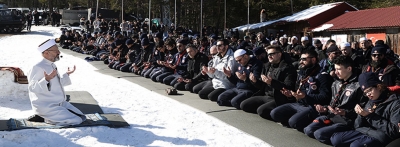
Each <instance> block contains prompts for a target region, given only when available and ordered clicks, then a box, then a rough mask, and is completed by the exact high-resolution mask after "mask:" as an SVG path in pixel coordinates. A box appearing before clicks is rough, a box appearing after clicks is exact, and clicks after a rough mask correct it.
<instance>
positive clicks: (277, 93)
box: [253, 59, 297, 105]
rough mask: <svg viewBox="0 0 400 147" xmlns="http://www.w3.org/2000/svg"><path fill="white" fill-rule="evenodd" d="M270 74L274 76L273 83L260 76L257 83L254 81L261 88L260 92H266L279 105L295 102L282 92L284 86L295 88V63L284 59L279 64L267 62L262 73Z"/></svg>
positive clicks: (290, 88)
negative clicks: (268, 83)
mask: <svg viewBox="0 0 400 147" xmlns="http://www.w3.org/2000/svg"><path fill="white" fill-rule="evenodd" d="M274 66H277V67H274ZM268 74H269V75H270V76H271V78H272V81H271V85H267V84H266V83H264V82H263V81H262V79H261V78H259V79H257V82H256V83H253V84H254V86H255V87H256V88H257V89H260V92H264V93H265V95H266V96H270V97H273V98H274V100H275V103H276V104H277V105H282V104H285V103H289V102H294V99H293V98H287V97H286V96H285V95H283V94H282V92H281V90H282V88H285V89H288V90H294V86H295V84H296V77H297V71H296V70H295V68H294V67H293V65H292V64H291V63H288V62H287V61H286V60H284V59H282V60H281V62H279V64H278V65H273V64H271V63H270V62H268V63H265V64H264V67H263V69H262V72H261V75H265V76H267V75H268Z"/></svg>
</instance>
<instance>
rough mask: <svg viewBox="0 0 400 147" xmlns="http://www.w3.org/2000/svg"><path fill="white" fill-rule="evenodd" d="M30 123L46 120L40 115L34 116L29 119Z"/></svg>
mask: <svg viewBox="0 0 400 147" xmlns="http://www.w3.org/2000/svg"><path fill="white" fill-rule="evenodd" d="M28 121H33V122H44V118H43V117H41V116H39V115H36V114H35V115H32V116H29V117H28Z"/></svg>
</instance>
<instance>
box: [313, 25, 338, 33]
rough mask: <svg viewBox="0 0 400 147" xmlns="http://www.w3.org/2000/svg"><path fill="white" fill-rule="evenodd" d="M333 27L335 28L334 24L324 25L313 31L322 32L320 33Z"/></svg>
mask: <svg viewBox="0 0 400 147" xmlns="http://www.w3.org/2000/svg"><path fill="white" fill-rule="evenodd" d="M331 27H333V24H324V25H321V26H320V27H317V28H315V29H313V30H312V31H313V32H320V31H323V30H326V29H329V28H331Z"/></svg>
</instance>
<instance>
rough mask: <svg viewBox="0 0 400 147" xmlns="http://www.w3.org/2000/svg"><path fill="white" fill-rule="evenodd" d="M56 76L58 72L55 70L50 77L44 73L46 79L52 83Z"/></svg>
mask: <svg viewBox="0 0 400 147" xmlns="http://www.w3.org/2000/svg"><path fill="white" fill-rule="evenodd" d="M55 76H57V70H55V69H54V70H53V71H52V72H51V73H50V74H49V75H48V74H47V73H46V72H44V78H45V79H46V81H47V82H50V80H51V79H53V78H54V77H55Z"/></svg>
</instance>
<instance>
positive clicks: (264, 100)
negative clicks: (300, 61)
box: [240, 45, 297, 119]
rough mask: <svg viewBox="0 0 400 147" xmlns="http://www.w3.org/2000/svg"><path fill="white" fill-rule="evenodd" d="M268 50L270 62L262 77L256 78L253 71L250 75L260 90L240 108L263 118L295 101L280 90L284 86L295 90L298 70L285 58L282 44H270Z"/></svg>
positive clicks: (268, 117)
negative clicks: (273, 110) (276, 108)
mask: <svg viewBox="0 0 400 147" xmlns="http://www.w3.org/2000/svg"><path fill="white" fill-rule="evenodd" d="M266 50H267V56H268V59H267V60H268V61H269V62H268V63H265V64H264V67H263V69H262V72H261V76H260V78H256V77H255V76H254V74H253V73H250V76H249V79H250V81H251V82H252V83H253V85H254V86H255V87H257V89H258V90H259V92H257V94H255V96H252V97H250V98H249V99H246V100H244V101H243V102H242V103H241V104H240V108H241V109H242V110H243V111H246V112H249V113H257V114H258V115H260V116H261V117H262V118H265V119H271V116H270V112H271V111H272V109H274V108H275V107H277V106H280V105H283V104H286V103H289V102H294V99H288V98H286V96H285V95H283V94H282V93H281V92H280V91H281V90H282V88H286V89H289V90H294V85H295V83H296V77H297V72H296V70H295V68H294V67H293V65H292V63H290V62H288V61H286V60H285V59H284V55H283V50H282V48H281V47H280V46H278V45H275V46H268V47H266Z"/></svg>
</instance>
